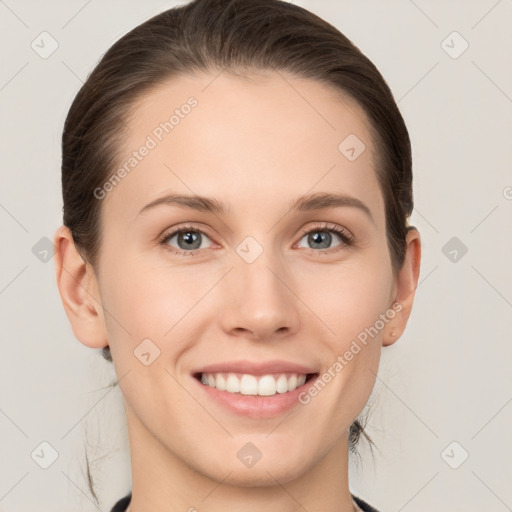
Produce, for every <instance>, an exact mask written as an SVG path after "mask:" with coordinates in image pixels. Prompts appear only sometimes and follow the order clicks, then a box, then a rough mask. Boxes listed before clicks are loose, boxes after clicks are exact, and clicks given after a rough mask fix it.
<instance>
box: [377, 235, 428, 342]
mask: <svg viewBox="0 0 512 512" xmlns="http://www.w3.org/2000/svg"><path fill="white" fill-rule="evenodd" d="M420 263H421V239H420V234H419V232H418V230H417V229H416V228H414V227H411V228H409V231H408V232H407V237H406V253H405V258H404V263H403V265H402V268H401V269H400V270H399V272H398V276H397V279H396V296H395V298H394V301H393V303H397V304H398V305H399V306H400V307H399V308H396V307H393V309H394V310H395V312H396V315H395V316H394V318H393V319H392V320H391V321H390V322H389V323H388V324H387V326H386V329H385V330H384V332H383V336H382V345H383V346H388V345H392V344H393V343H395V341H397V340H398V339H399V338H400V336H401V335H402V333H403V332H404V330H405V327H406V325H407V321H408V320H409V316H410V314H411V310H412V304H413V302H414V295H415V292H416V288H417V286H418V277H419V274H420ZM398 309H399V310H398Z"/></svg>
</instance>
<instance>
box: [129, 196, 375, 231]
mask: <svg viewBox="0 0 512 512" xmlns="http://www.w3.org/2000/svg"><path fill="white" fill-rule="evenodd" d="M161 205H170V206H179V207H183V208H190V209H193V210H198V211H201V212H210V213H213V214H217V215H226V214H227V213H229V212H230V208H229V206H228V205H227V204H226V203H223V202H222V201H219V200H217V199H215V198H212V197H205V196H198V195H182V194H168V195H166V196H163V197H160V198H158V199H155V200H154V201H151V202H150V203H148V204H147V205H146V206H144V207H143V208H142V209H141V210H140V212H139V213H138V215H140V214H141V213H144V212H146V211H147V210H150V209H152V208H155V207H157V206H161ZM345 206H350V207H353V208H358V209H359V210H361V211H362V212H364V213H365V214H366V215H367V216H368V217H369V218H370V220H371V221H372V222H373V223H374V224H375V220H374V218H373V216H372V212H371V210H370V208H368V206H366V204H364V203H363V202H362V201H361V200H360V199H357V197H353V196H349V195H346V194H333V193H327V192H317V193H315V194H307V195H305V196H301V197H299V198H298V199H296V200H294V201H292V202H291V203H290V204H289V205H288V209H289V210H291V211H298V212H307V211H316V210H324V209H327V208H339V207H345Z"/></svg>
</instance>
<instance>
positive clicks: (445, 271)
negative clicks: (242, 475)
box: [0, 0, 512, 512]
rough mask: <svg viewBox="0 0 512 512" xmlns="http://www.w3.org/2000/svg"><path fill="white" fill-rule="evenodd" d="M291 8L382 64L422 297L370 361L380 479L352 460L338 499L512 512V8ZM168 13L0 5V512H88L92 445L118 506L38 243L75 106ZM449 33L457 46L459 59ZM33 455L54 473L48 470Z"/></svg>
mask: <svg viewBox="0 0 512 512" xmlns="http://www.w3.org/2000/svg"><path fill="white" fill-rule="evenodd" d="M296 3H297V4H299V5H302V6H304V7H306V8H308V9H310V10H311V11H313V12H315V13H316V14H318V15H320V16H321V17H323V18H324V19H326V20H327V21H329V22H330V23H332V24H333V25H335V26H336V27H338V28H339V29H340V30H341V31H342V32H343V33H344V34H345V35H347V36H348V37H349V38H350V39H351V40H352V41H353V42H354V43H355V44H356V45H357V46H358V47H359V48H360V49H361V50H362V51H363V52H364V53H365V54H366V55H367V56H368V57H369V58H370V59H371V60H372V61H373V62H374V63H375V64H376V66H377V67H378V68H379V69H380V71H381V72H382V74H383V75H384V77H385V78H386V80H387V81H388V83H389V85H390V87H391V89H392V91H393V93H394V95H395V98H396V100H397V102H398V105H399V107H400V110H401V112H402V114H403V116H404V118H405V121H406V123H407V126H408V128H409V132H410V136H411V139H412V145H413V159H414V191H415V211H414V213H413V216H412V223H413V224H414V225H416V226H417V227H418V228H419V230H420V232H421V235H422V241H423V260H422V270H421V275H420V284H419V287H418V289H417V292H416V301H415V306H414V308H413V313H412V315H411V318H410V322H409V325H408V327H407V330H406V332H405V334H404V335H403V337H402V338H401V339H400V340H399V341H398V342H397V343H396V344H395V345H393V346H391V347H388V348H385V349H384V350H383V355H382V363H381V368H380V371H379V376H378V379H377V384H376V387H375V389H374V393H373V394H372V399H374V401H373V405H372V406H371V421H370V425H369V433H370V435H371V436H372V438H373V439H374V441H375V442H376V444H377V446H378V452H377V453H376V457H375V462H373V460H372V458H371V456H370V454H369V450H368V449H366V448H365V443H364V440H363V441H362V442H361V444H360V450H361V451H362V462H361V464H358V465H355V464H353V465H352V466H351V471H352V473H351V490H352V491H353V492H354V493H356V494H359V495H360V496H362V497H364V498H365V499H366V500H367V501H369V502H370V503H371V504H372V505H374V506H376V507H377V508H378V509H379V510H381V511H382V512H392V511H397V512H398V511H404V512H409V511H417V512H423V511H425V512H427V511H430V512H431V511H432V510H436V511H446V512H448V511H450V512H454V511H466V512H467V511H475V512H476V511H482V510H485V511H486V512H502V511H506V510H512V487H511V486H510V483H511V480H512V471H511V464H510V461H511V460H512V442H511V436H510V431H511V429H510V424H511V419H512V403H511V401H512V385H511V380H512V378H511V363H512V336H511V334H512V329H511V317H512V315H511V313H512V266H511V261H512V258H511V256H512V237H511V233H512V172H511V166H512V31H511V30H510V28H511V27H512V0H501V1H496V0H479V1H462V0H459V1H451V2H443V1H433V0H432V1H426V0H424V1H420V0H416V1H414V2H413V1H412V0H395V1H386V2H371V1H368V0H365V1H361V0H359V1H355V0H354V1H348V0H343V1H340V0H338V1H335V0H316V1H313V0H304V1H298V0H296ZM175 4H176V2H171V1H164V0H152V1H147V2H142V1H139V2H137V1H134V0H131V1H126V0H124V1H119V0H118V1H113V0H108V1H99V0H89V1H84V0H72V1H71V0H67V1H55V0H54V1H46V2H36V1H27V0H23V1H22V0H17V1H16V0H5V1H4V0H0V29H1V30H0V51H1V57H0V59H1V69H0V112H1V113H0V115H1V119H2V123H1V137H0V144H1V153H0V154H1V169H2V170H1V174H0V176H1V187H0V223H1V227H2V246H1V247H2V251H1V260H0V269H1V273H0V306H1V326H2V345H1V359H0V361H1V366H0V393H1V394H0V428H1V444H0V450H1V451H0V511H3V512H11V511H16V512H25V511H29V510H30V511H32V510H38V511H41V512H44V511H52V512H55V511H69V510H81V511H93V510H98V507H96V506H95V504H94V503H93V502H92V500H91V497H90V495H89V493H88V490H87V485H86V480H85V477H84V470H85V459H84V452H83V448H84V445H85V444H87V445H88V447H89V454H90V457H91V458H92V459H93V460H94V459H97V460H96V461H94V462H93V463H92V464H91V465H92V470H93V477H94V478H95V484H96V490H97V492H98V497H99V500H100V506H99V510H103V511H105V512H106V511H108V510H110V507H111V506H112V505H113V503H114V502H115V501H117V500H118V499H119V498H120V497H122V496H124V495H125V494H126V493H127V492H128V491H129V489H130V483H131V482H130V478H131V476H130V467H129V451H128V444H127V435H126V426H125V417H124V411H123V407H122V397H121V395H120V392H119V390H117V389H114V390H111V389H110V388H109V387H108V384H109V383H111V382H112V381H113V380H114V379H115V374H114V371H113V368H112V367H111V365H110V364H109V363H107V362H105V361H104V360H103V359H102V358H101V355H100V353H99V352H98V351H94V350H91V349H89V348H86V347H84V346H83V345H81V344H80V343H79V342H78V341H77V340H76V339H75V338H74V336H73V333H72V330H71V328H70V326H69V324H68V320H67V318H66V316H65V313H64V309H63V307H62V305H61V301H60V297H59V295H58V291H57V287H56V284H55V273H54V266H53V265H54V262H53V259H52V258H51V254H50V255H48V256H47V257H46V260H47V261H46V262H45V261H41V260H40V258H42V259H43V260H44V259H45V253H44V245H42V246H40V245H36V244H44V241H43V242H40V240H41V239H42V238H44V237H47V238H49V239H52V237H53V234H54V232H55V230H56V228H57V227H58V226H59V225H60V224H61V208H62V200H61V190H60V137H61V133H62V126H63V122H64V119H65V115H66V113H67V110H68V108H69V106H70V104H71V101H72V99H73V97H74V95H75V94H76V92H77V91H78V89H79V87H80V85H81V83H82V82H83V81H84V80H85V78H86V77H87V75H88V73H89V72H90V71H91V70H92V68H93V67H94V65H95V64H96V62H97V61H98V60H99V58H100V57H101V55H102V54H103V53H104V51H106V50H107V48H108V47H109V46H110V45H111V44H112V43H113V42H114V41H115V40H116V39H118V38H119V37H120V36H121V35H123V34H124V33H125V32H127V31H128V30H129V29H131V28H132V27H134V26H135V25H137V24H139V23H141V22H143V21H144V20H146V19H148V18H149V17H151V16H153V15H154V14H157V13H158V12H161V11H162V10H165V9H166V8H169V7H172V6H173V5H175ZM43 31H47V32H48V33H49V34H51V37H52V38H53V39H55V40H56V41H57V43H58V48H57V49H56V51H55V52H54V53H53V54H52V55H50V56H49V57H48V58H46V59H43V58H41V57H40V56H39V54H38V53H36V51H34V50H33V49H32V47H31V43H32V41H34V40H35V44H39V48H40V51H42V50H43V49H42V48H41V46H43V44H44V47H45V48H46V50H48V49H49V48H51V46H50V44H51V41H50V40H49V39H46V40H45V42H44V43H41V42H40V41H41V37H47V36H40V34H41V32H43ZM454 31H456V32H458V33H459V34H460V36H461V37H462V38H463V40H465V41H467V43H468V44H469V47H468V48H467V50H466V51H465V52H463V53H462V54H461V55H459V56H458V57H457V58H453V56H454V55H456V54H457V53H458V52H459V51H460V50H461V49H462V48H463V46H462V45H463V44H464V41H463V40H462V39H460V38H459V36H457V35H455V36H454V35H453V34H452V33H453V32H454ZM38 41H39V43H38ZM443 41H444V43H443ZM449 53H451V54H452V56H450V55H449ZM452 237H457V239H458V240H459V241H456V242H455V243H456V244H459V245H460V243H463V244H464V245H465V246H466V247H467V249H468V251H467V253H466V254H464V255H462V252H461V251H460V248H459V249H457V247H455V246H454V247H455V250H457V251H458V252H457V254H456V255H457V260H456V261H452V260H453V258H454V257H455V253H453V252H452V253H451V254H450V252H449V251H453V248H452V247H450V246H448V249H445V250H444V252H443V248H444V247H445V245H446V244H447V243H448V241H449V240H450V239H452ZM34 246H36V249H35V250H34V251H33V248H34ZM34 252H35V253H36V254H37V255H38V257H36V254H34ZM445 253H447V255H445ZM86 430H87V432H88V435H87V437H86V434H85V432H86ZM454 441H455V442H456V443H458V445H455V447H454V445H452V446H451V447H450V448H449V449H448V450H445V449H446V448H447V447H448V446H449V445H450V444H451V443H452V442H454ZM42 442H47V443H49V444H50V445H51V446H52V447H53V448H54V449H55V450H56V452H57V454H58V458H57V459H56V460H55V462H54V463H53V464H52V465H51V466H50V467H48V469H42V468H41V467H40V464H41V463H43V462H44V461H45V460H47V461H49V460H50V457H51V449H50V448H49V447H48V446H47V445H42V446H41V445H40V444H41V443H42ZM452 448H453V449H452ZM465 452H467V453H468V455H469V456H468V458H467V460H465V461H464V462H463V463H462V464H461V465H460V466H459V467H458V468H457V469H453V468H452V467H451V466H450V465H449V464H448V462H449V463H450V464H451V465H452V466H456V465H458V464H460V462H461V461H462V459H463V455H464V453H465ZM43 454H44V456H43ZM443 454H444V455H443Z"/></svg>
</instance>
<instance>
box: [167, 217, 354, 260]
mask: <svg viewBox="0 0 512 512" xmlns="http://www.w3.org/2000/svg"><path fill="white" fill-rule="evenodd" d="M187 231H192V232H197V233H201V234H203V235H206V236H207V237H208V238H210V236H209V235H208V233H205V232H204V231H203V230H201V229H198V228H197V227H195V226H193V225H187V226H182V227H180V228H178V229H175V230H174V231H171V232H170V233H165V234H164V235H162V237H161V238H160V239H159V242H158V243H159V245H162V246H165V249H166V250H168V251H170V252H171V253H173V254H177V255H187V256H194V255H195V254H196V253H197V252H199V251H200V250H201V249H194V250H193V251H183V250H179V249H175V248H174V247H172V246H170V245H169V244H168V243H167V242H168V241H169V240H170V239H171V238H173V237H174V236H175V235H178V234H180V233H183V232H187ZM321 231H326V232H332V233H335V234H337V235H338V236H339V237H340V238H341V240H342V241H343V243H342V244H340V245H339V246H336V247H333V248H331V249H320V250H315V249H309V250H310V251H313V252H315V253H320V254H331V253H333V252H338V251H341V250H343V248H344V247H349V246H351V245H353V243H354V237H353V236H352V235H351V234H350V233H349V232H348V231H347V230H345V229H343V228H341V227H339V226H336V224H329V223H324V224H315V225H314V226H313V227H310V228H308V229H305V230H303V231H302V232H301V234H300V239H299V240H301V239H302V238H303V237H304V236H305V235H308V234H309V233H315V232H321Z"/></svg>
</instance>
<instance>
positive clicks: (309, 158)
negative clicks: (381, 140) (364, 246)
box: [104, 71, 383, 216]
mask: <svg viewBox="0 0 512 512" xmlns="http://www.w3.org/2000/svg"><path fill="white" fill-rule="evenodd" d="M127 124H128V126H129V127H130V132H129V135H128V136H127V138H126V139H125V141H124V142H123V144H122V146H121V153H120V154H121V160H120V161H119V162H118V167H119V168H121V167H123V168H124V169H125V171H126V172H123V173H122V175H123V177H122V179H121V180H118V183H117V184H116V185H115V187H114V190H112V191H111V192H109V193H108V195H107V199H106V204H105V205H104V206H105V209H106V210H108V211H109V212H111V213H112V214H115V213H116V212H119V211H121V210H122V211H123V214H124V215H125V216H127V215H131V214H132V213H133V215H135V214H136V213H137V212H138V211H139V210H140V208H142V207H143V206H144V205H145V204H146V203H147V202H149V201H150V200H153V199H155V198H157V197H158V196H159V195H162V194H163V193H164V192H169V191H174V192H176V193H187V194H198V195H205V196H213V197H216V198H218V199H219V200H221V201H223V202H226V203H229V204H230V205H233V209H234V210H237V209H239V208H243V209H244V210H245V211H248V209H251V208H252V209H253V211H254V212H257V211H259V212H260V214H261V210H262V207H269V208H270V207H273V205H274V204H281V205H283V206H284V205H285V204H287V203H288V202H290V200H293V199H295V198H296V197H298V196H300V195H303V194H306V193H314V192H317V191H331V192H333V191H337V192H343V193H348V194H351V195H355V196H357V197H359V198H360V199H362V200H364V201H365V202H367V203H370V204H373V205H374V206H373V208H372V210H375V211H376V212H377V211H378V210H379V209H380V208H383V205H382V198H381V196H380V190H379V187H378V183H377V180H376V175H375V166H374V161H375V154H374V152H375V148H374V142H373V139H372V127H371V125H370V123H369V121H368V119H367V117H366V115H365V114H364V112H363V110H362V109H361V107H360V106H359V105H358V104H357V103H356V102H355V101H353V100H352V99H351V98H349V97H347V96H343V95H342V94H341V93H340V92H339V91H337V90H335V89H334V88H333V87H331V86H328V85H326V84H323V83H320V82H317V81H314V80H310V79H304V78H297V77H294V76H292V75H289V74H286V73H284V72H281V71H280V72H276V71H274V72H265V73H262V72H252V73H251V74H248V75H245V76H235V75H232V74H229V73H227V72H220V73H217V74H213V73H212V74H206V73H204V74H203V73H201V74H196V75H194V76H192V75H182V76H178V77H174V78H172V79H169V80H167V81H165V82H163V83H160V84H159V85H157V86H155V87H153V88H152V89H151V90H149V91H147V92H145V93H144V94H143V95H142V96H141V97H140V98H139V99H138V100H137V101H136V102H135V103H134V104H133V105H132V108H131V113H130V116H129V118H128V119H127ZM144 148H147V149H144ZM142 153H143V155H142Z"/></svg>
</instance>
